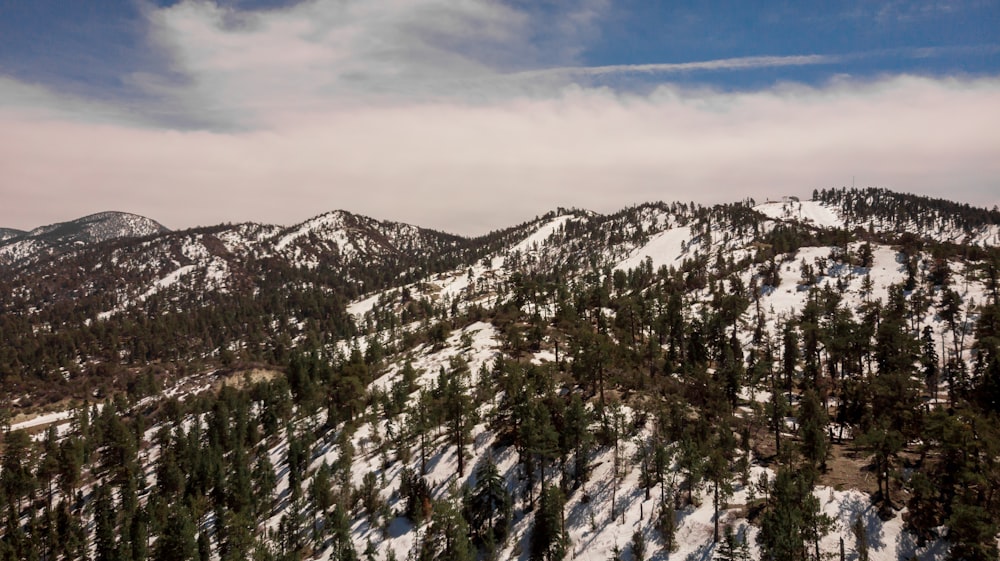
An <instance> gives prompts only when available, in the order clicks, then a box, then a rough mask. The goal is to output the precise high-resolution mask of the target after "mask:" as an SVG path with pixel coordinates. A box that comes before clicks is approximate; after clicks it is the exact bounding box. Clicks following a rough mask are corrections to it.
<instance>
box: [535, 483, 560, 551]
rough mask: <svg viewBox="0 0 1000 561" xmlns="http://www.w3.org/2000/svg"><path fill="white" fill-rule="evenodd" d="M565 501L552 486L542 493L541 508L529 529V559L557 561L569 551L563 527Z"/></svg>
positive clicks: (556, 488)
mask: <svg viewBox="0 0 1000 561" xmlns="http://www.w3.org/2000/svg"><path fill="white" fill-rule="evenodd" d="M565 502H566V499H565V498H564V497H563V494H562V491H560V490H559V488H558V487H556V486H554V485H550V486H548V487H546V488H545V489H544V490H543V491H542V499H541V507H540V508H539V510H538V512H537V513H536V514H535V524H534V526H532V528H531V540H530V548H529V552H530V559H532V561H559V560H561V559H562V558H564V557H565V556H566V552H567V550H568V549H569V537H568V536H567V535H566V530H565V528H564V526H563V506H564V504H565Z"/></svg>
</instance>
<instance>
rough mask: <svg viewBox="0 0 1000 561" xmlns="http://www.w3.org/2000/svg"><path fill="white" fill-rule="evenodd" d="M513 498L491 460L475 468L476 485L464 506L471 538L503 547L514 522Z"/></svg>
mask: <svg viewBox="0 0 1000 561" xmlns="http://www.w3.org/2000/svg"><path fill="white" fill-rule="evenodd" d="M511 506H512V505H511V496H510V492H509V491H508V490H507V482H506V481H504V479H503V477H502V476H501V475H500V472H499V470H498V469H497V466H496V464H495V463H493V461H492V460H490V459H487V461H485V462H483V463H482V464H481V465H480V466H479V468H478V469H476V486H475V488H474V489H473V490H472V493H471V495H470V496H469V500H468V501H467V504H466V505H465V510H466V512H467V513H468V515H467V516H466V518H467V519H468V521H469V527H470V529H471V533H472V536H473V537H474V538H475V540H476V542H477V544H478V545H486V544H494V545H495V544H500V543H503V540H504V538H505V537H506V536H507V527H508V526H509V525H510V520H511Z"/></svg>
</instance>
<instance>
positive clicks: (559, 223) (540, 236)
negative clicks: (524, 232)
mask: <svg viewBox="0 0 1000 561" xmlns="http://www.w3.org/2000/svg"><path fill="white" fill-rule="evenodd" d="M572 219H573V217H572V216H570V215H564V216H557V217H556V218H553V219H552V220H550V221H548V222H546V223H545V224H543V225H542V226H541V227H540V228H538V230H535V232H534V233H533V234H531V235H530V236H528V237H527V238H524V239H523V240H521V242H520V243H518V244H516V245H514V246H513V247H511V248H510V250H511V252H514V251H520V252H522V253H526V252H528V251H531V250H532V249H533V248H535V247H537V246H540V245H542V244H543V243H545V240H547V239H549V238H550V237H552V234H554V233H556V232H557V231H558V230H559V228H561V227H563V226H564V225H565V224H566V223H567V222H569V221H570V220H572Z"/></svg>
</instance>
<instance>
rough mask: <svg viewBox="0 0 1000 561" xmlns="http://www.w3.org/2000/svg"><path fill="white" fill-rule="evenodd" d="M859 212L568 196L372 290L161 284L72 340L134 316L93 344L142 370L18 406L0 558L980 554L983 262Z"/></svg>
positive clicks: (997, 481)
mask: <svg viewBox="0 0 1000 561" xmlns="http://www.w3.org/2000/svg"><path fill="white" fill-rule="evenodd" d="M788 204H793V202H789V203H788ZM827 208H833V209H834V210H835V209H836V207H827ZM841 216H843V215H841ZM955 220H961V218H956V219H955ZM844 222H845V224H848V223H849V222H848V219H847V218H846V217H844ZM866 228H867V227H866ZM866 228H863V229H861V230H860V231H858V230H852V229H850V228H828V227H819V226H817V225H816V224H815V223H804V222H797V221H796V220H792V219H787V220H786V219H775V218H772V217H771V216H769V215H766V214H763V213H761V212H758V211H757V210H755V205H754V204H753V203H752V202H751V201H745V202H741V203H738V204H734V205H725V206H719V207H713V208H702V207H697V206H696V205H686V204H684V205H682V204H674V205H665V204H653V205H643V206H639V207H633V208H630V209H626V210H624V211H622V212H621V213H618V214H615V215H610V216H595V215H592V214H589V213H583V212H577V211H561V212H557V213H553V214H550V215H546V216H544V217H541V218H539V219H538V220H537V221H534V222H532V223H528V224H525V225H522V226H520V227H518V228H515V229H512V230H510V231H507V232H498V233H494V234H491V235H490V236H487V237H485V238H482V239H480V240H479V241H478V242H477V243H478V244H480V245H478V246H474V245H470V246H467V249H464V250H462V251H463V252H464V253H462V256H461V257H455V259H456V261H453V262H452V264H453V266H451V267H450V268H449V267H446V266H445V263H446V262H447V261H446V260H442V261H438V263H440V264H441V265H440V268H439V269H437V270H436V271H435V272H434V273H433V274H431V275H429V276H422V277H406V276H404V277H402V278H397V279H396V280H391V281H390V280H384V281H375V282H372V283H371V285H370V286H373V287H375V288H373V291H372V292H369V293H367V294H361V293H360V290H359V285H357V284H353V283H352V282H351V281H339V282H340V283H342V284H337V282H338V281H336V280H335V279H334V274H333V273H332V272H327V271H325V270H324V269H323V267H293V266H287V267H282V266H281V265H280V261H273V262H271V267H270V268H268V271H271V272H273V273H274V274H276V275H277V277H278V279H280V280H278V279H274V280H268V281H266V283H265V281H263V280H261V279H260V278H256V279H255V280H253V281H252V282H253V283H257V284H256V286H257V288H258V289H259V292H257V293H256V294H255V295H254V296H253V297H247V296H244V295H243V293H242V292H241V291H239V290H236V289H235V288H230V290H229V291H228V292H219V295H215V296H213V295H212V293H210V292H206V293H205V294H204V295H203V296H202V298H203V300H202V301H201V303H200V305H199V306H198V307H193V308H187V306H189V305H190V304H187V303H185V304H184V305H177V307H176V308H174V309H171V308H170V304H169V302H171V298H178V299H183V298H186V296H185V295H184V292H183V291H182V290H181V289H180V288H181V287H177V288H176V289H175V288H171V287H166V290H165V291H164V294H165V295H169V296H168V297H165V298H164V299H163V300H161V301H160V303H159V304H156V302H157V298H158V296H153V297H150V298H149V299H147V300H145V301H144V302H142V303H141V305H138V304H137V305H136V306H134V307H133V308H130V309H128V310H123V311H121V312H119V313H116V314H112V315H109V316H107V317H105V318H103V319H101V318H97V317H89V318H86V319H90V323H89V325H88V324H87V323H86V322H85V321H83V320H80V322H79V325H80V326H81V327H80V328H79V329H80V331H78V332H73V331H68V333H87V331H86V329H91V328H92V327H91V326H93V329H100V328H101V327H100V326H104V328H106V329H111V328H112V327H113V326H116V325H123V324H119V323H117V322H119V321H121V322H124V321H125V320H126V319H127V320H128V321H129V322H132V323H131V324H128V325H130V327H129V328H127V329H126V328H122V330H121V331H118V332H116V333H117V334H116V335H108V338H107V339H106V340H98V342H92V343H90V344H91V345H92V347H86V348H88V349H94V352H95V355H93V356H98V357H99V358H97V359H95V360H94V361H93V364H94V365H95V366H94V367H97V366H102V367H104V368H107V369H109V371H111V372H114V370H111V369H114V368H117V369H119V370H117V372H119V373H121V372H125V373H127V374H128V376H129V378H128V379H129V380H131V383H129V384H126V385H124V386H118V387H115V386H114V385H112V384H109V385H108V386H106V387H105V389H104V392H103V393H101V394H100V395H98V396H96V397H95V396H94V395H93V394H90V395H87V396H86V400H84V398H83V397H80V398H79V399H77V400H76V401H75V402H74V403H73V404H72V405H71V406H70V410H71V413H70V414H69V415H68V416H67V417H66V418H65V420H60V419H62V417H55V416H54V417H52V421H53V424H51V425H50V426H45V424H44V423H24V424H19V423H18V419H10V418H7V419H6V421H5V424H6V425H7V426H6V428H7V429H9V430H7V431H6V432H5V433H4V435H3V439H2V447H3V448H2V454H0V499H2V501H0V502H2V505H3V510H2V517H0V518H2V520H0V559H33V558H36V559H43V558H44V559H81V558H84V556H86V557H87V558H92V559H129V560H133V559H135V560H138V559H149V558H153V559H196V558H197V559H248V558H249V559H261V560H264V559H362V558H371V559H404V558H414V559H476V558H497V559H499V558H504V559H506V558H511V557H513V558H520V559H563V558H569V557H572V556H577V557H583V558H585V559H607V558H609V557H612V556H614V557H615V558H622V559H640V558H641V559H668V558H669V559H674V558H680V559H684V558H688V557H689V556H694V557H696V558H701V559H709V558H714V559H758V558H764V559H781V560H785V559H788V560H805V559H816V558H840V556H841V555H843V557H844V558H852V559H889V558H907V557H914V556H916V557H919V558H921V559H956V560H957V559H995V558H996V557H997V555H998V552H997V536H998V532H1000V528H998V527H997V523H996V520H998V519H1000V496H998V495H997V490H998V489H1000V461H998V460H1000V423H998V414H1000V302H998V291H1000V286H998V281H1000V279H998V274H1000V254H998V252H997V250H996V248H994V247H990V246H983V247H979V248H978V249H977V250H976V251H974V252H965V251H961V250H953V249H949V248H952V247H953V246H958V245H959V244H952V245H951V246H945V245H941V244H939V243H938V242H937V241H934V240H926V241H920V240H919V239H913V238H905V237H904V238H900V237H898V236H897V233H895V232H891V233H890V232H886V233H885V237H879V236H875V235H873V234H872V233H871V232H868V231H867V230H866ZM682 234H684V235H683V236H682ZM217 237H218V236H217ZM675 238H676V239H675ZM886 242H892V243H886ZM463 243H465V242H463ZM232 263H234V264H237V263H239V264H240V266H243V267H245V268H246V271H248V273H247V274H248V275H250V273H249V272H250V271H254V270H257V269H255V267H257V266H258V265H255V264H254V263H253V259H251V258H250V257H247V258H244V259H234V260H233V261H232ZM654 263H656V266H655V267H654ZM234 268H235V265H234ZM261 270H262V269H261ZM359 270H360V269H359ZM371 274H373V275H375V274H378V273H375V272H372V273H371ZM267 283H272V284H267ZM229 286H233V287H235V285H229ZM288 286H301V287H302V288H301V289H299V290H301V292H296V291H292V290H289V289H288V288H287V287H288ZM217 292H218V291H217ZM272 292H273V294H272ZM295 294H303V295H307V294H311V295H312V296H311V299H307V298H305V297H303V298H302V299H300V300H296V299H294V298H290V297H289V295H295ZM215 298H218V299H220V300H218V301H217V300H213V299H215ZM229 298H231V299H233V300H232V301H231V302H230V301H228V300H226V299H229ZM154 305H159V306H165V307H164V308H154V307H152V306H154ZM324 306H325V308H323V307H324ZM96 309H97V308H95V310H96ZM55 310H56V308H54V307H52V308H48V309H47V311H46V308H45V307H44V306H43V305H39V306H38V311H35V312H31V313H25V314H23V315H14V317H13V318H12V319H11V320H7V319H6V317H7V314H5V316H4V318H5V321H23V324H22V326H20V327H17V326H15V327H14V328H12V329H10V330H9V331H7V333H14V334H18V333H20V336H21V337H23V339H20V340H18V341H19V342H18V343H16V344H14V345H10V346H9V348H10V349H11V350H9V351H8V352H24V351H23V350H22V349H23V348H27V347H26V346H27V345H30V344H31V343H32V341H34V344H35V345H36V346H35V347H33V348H37V349H40V350H38V351H36V356H41V354H42V353H44V352H51V351H50V349H52V348H53V347H52V346H51V345H50V344H49V343H48V342H49V339H48V337H49V336H52V337H56V336H59V335H60V334H64V333H67V331H64V328H60V327H59V325H61V324H59V323H57V321H56V320H57V318H58V317H59V316H58V314H57V312H56V311H55ZM143 310H145V313H144V314H142V311H143ZM197 310H204V312H203V314H204V315H199V314H202V312H198V311H197ZM322 310H325V311H322ZM307 311H311V312H310V313H316V314H317V315H316V316H315V317H313V316H309V317H310V318H311V321H313V322H315V323H314V324H310V323H308V322H306V323H305V324H303V322H302V318H301V316H299V315H298V314H304V313H306V312H307ZM96 313H97V312H96V311H95V314H96ZM233 313H240V314H243V315H236V316H229V315H226V314H233ZM216 314H218V316H216ZM11 315H13V314H11ZM259 316H263V317H264V318H266V319H264V320H262V319H261V318H260V317H259ZM38 317H44V318H45V319H46V321H45V322H44V323H45V324H47V325H48V326H49V327H48V331H47V332H46V331H45V329H38V326H39V325H42V324H43V323H40V322H39V321H38V319H37V318H38ZM283 317H284V318H286V319H284V320H282V319H281V318H283ZM167 318H170V319H169V322H170V323H168V319H167ZM216 318H217V319H216ZM161 322H162V323H161ZM188 322H191V323H188ZM324 322H325V323H324ZM199 325H200V327H199ZM303 325H310V327H309V328H308V329H303ZM154 326H159V327H154ZM128 329H131V331H130V330H128ZM157 330H159V331H157ZM255 330H256V331H255ZM195 331H197V332H199V333H201V334H202V335H201V336H203V337H205V340H206V341H208V340H211V342H203V341H201V340H198V339H197V338H196V337H193V336H192V335H191V334H192V332H195ZM147 332H154V333H161V334H162V336H163V337H164V338H165V339H166V340H167V341H170V343H169V344H166V343H164V344H163V346H157V345H152V346H147V347H146V348H147V350H146V353H147V354H145V355H143V354H137V353H136V352H135V350H134V349H133V348H131V347H125V348H123V347H121V346H119V347H117V348H116V349H117V353H107V354H96V353H97V352H98V351H99V352H105V351H103V350H101V349H103V346H104V345H106V344H108V345H110V344H112V342H114V341H118V342H119V343H118V344H119V345H121V344H122V342H123V341H133V340H134V341H135V342H134V343H130V344H132V345H136V346H137V345H138V344H139V343H140V342H142V343H144V344H145V341H144V340H143V339H141V338H137V339H131V337H132V336H133V335H135V334H143V333H147ZM29 333H30V334H29ZM113 333H114V332H113ZM33 337H34V339H33ZM212 338H215V339H212ZM191 341H196V342H195V343H192V342H191ZM233 341H235V342H238V344H235V345H233V344H232V343H231V342H233ZM251 341H256V345H251V344H250V342H251ZM185 342H186V343H185ZM182 344H187V345H188V346H186V347H184V346H180V345H182ZM171 345H173V346H171ZM212 345H215V346H219V345H222V346H223V348H225V349H226V350H227V351H228V353H227V354H226V355H225V356H223V355H222V354H221V353H220V354H215V353H213V352H212V351H211V349H212V348H213V347H212ZM75 348H76V349H79V348H80V347H75ZM150 348H152V349H153V350H152V351H150V350H149V349H150ZM122 350H125V351H126V352H124V353H123V352H121V351H122ZM279 350H280V352H278V351H279ZM67 352H69V351H67ZM150 352H152V353H154V354H148V353H150ZM4 356H5V357H6V356H9V355H4ZM14 356H17V355H16V354H15V355H14ZM23 356H25V357H30V355H27V354H25V355H23ZM70 356H71V357H77V356H79V355H70ZM88 356H90V355H88ZM5 360H6V359H5ZM24 360H29V359H28V358H26V359H24ZM45 360H49V359H45ZM68 360H70V361H74V360H77V358H69V359H68ZM130 361H131V362H130ZM7 364H8V366H7V368H8V370H7V371H6V373H5V376H6V377H5V382H7V381H10V380H11V376H22V377H25V378H27V377H28V376H29V374H28V372H29V371H28V370H26V369H24V368H22V367H21V366H15V367H11V366H10V364H11V363H7ZM15 364H19V363H15ZM25 364H28V363H27V362H26V363H25ZM181 365H183V368H181ZM251 366H253V367H255V369H251V368H250V367H251ZM220 367H224V368H222V369H221V370H218V369H219V368H220ZM171 369H176V370H173V372H174V373H175V374H176V373H177V372H181V371H182V372H184V374H185V375H187V374H193V375H204V374H205V373H211V376H212V377H209V378H205V377H195V378H192V380H196V381H195V382H193V383H190V384H188V385H187V386H171V384H172V380H173V379H172V378H166V377H164V374H162V372H165V371H170V370H171ZM51 372H52V371H51V370H49V369H47V368H39V369H38V375H45V374H46V373H48V374H51ZM94 375H95V376H97V375H98V374H96V373H95V374H94ZM71 379H72V378H71ZM197 380H212V381H214V382H215V383H214V384H213V383H203V382H200V381H197ZM54 383H55V384H61V383H62V382H58V381H57V382H54ZM5 387H7V386H5ZM161 388H164V389H161ZM12 405H16V404H12ZM22 427H23V428H22Z"/></svg>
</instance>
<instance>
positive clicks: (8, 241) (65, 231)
mask: <svg viewBox="0 0 1000 561" xmlns="http://www.w3.org/2000/svg"><path fill="white" fill-rule="evenodd" d="M165 232H169V230H168V229H167V228H166V227H165V226H163V225H162V224H160V223H158V222H156V221H154V220H151V219H149V218H146V217H144V216H139V215H137V214H130V213H127V212H99V213H97V214H91V215H89V216H84V217H83V218H78V219H76V220H71V221H68V222H59V223H56V224H49V225H47V226H39V227H38V228H35V229H33V230H31V231H30V232H21V231H18V230H9V229H4V230H3V231H2V232H0V266H21V265H25V264H29V263H35V262H37V261H39V260H41V259H43V258H45V257H49V256H52V255H57V254H61V253H65V252H69V251H73V250H77V249H80V248H84V247H89V246H92V245H95V244H99V243H102V242H107V241H111V240H119V239H127V238H142V237H146V236H152V235H156V234H162V233H165Z"/></svg>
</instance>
